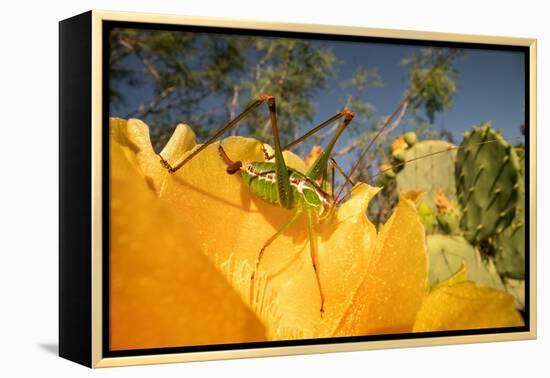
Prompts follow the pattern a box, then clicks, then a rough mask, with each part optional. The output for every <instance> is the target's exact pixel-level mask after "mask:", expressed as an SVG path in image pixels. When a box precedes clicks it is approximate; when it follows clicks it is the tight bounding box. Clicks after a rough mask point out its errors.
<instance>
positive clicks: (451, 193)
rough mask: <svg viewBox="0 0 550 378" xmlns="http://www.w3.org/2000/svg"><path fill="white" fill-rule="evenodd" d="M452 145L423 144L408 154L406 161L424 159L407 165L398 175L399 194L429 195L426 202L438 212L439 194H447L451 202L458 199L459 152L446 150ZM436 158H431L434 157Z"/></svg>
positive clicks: (409, 149)
mask: <svg viewBox="0 0 550 378" xmlns="http://www.w3.org/2000/svg"><path fill="white" fill-rule="evenodd" d="M450 147H452V145H451V144H449V143H447V142H445V141H440V140H433V141H422V142H418V143H416V144H415V145H414V146H412V147H411V148H408V149H407V150H406V151H405V157H404V158H405V160H407V161H408V160H411V159H415V158H420V159H418V160H416V161H411V162H409V163H406V164H405V166H404V168H403V169H402V170H401V171H400V172H399V173H398V174H397V189H398V190H399V191H410V190H413V191H422V192H426V196H425V197H424V200H425V201H426V203H427V204H428V206H430V207H431V208H432V209H435V197H436V194H437V192H438V191H443V192H444V193H445V195H446V196H447V198H448V199H449V200H451V201H454V200H455V199H456V192H455V181H454V170H455V156H456V150H451V151H446V150H447V149H449V148H450ZM436 152H442V153H437V154H435V155H431V156H428V155H430V154H433V153H436Z"/></svg>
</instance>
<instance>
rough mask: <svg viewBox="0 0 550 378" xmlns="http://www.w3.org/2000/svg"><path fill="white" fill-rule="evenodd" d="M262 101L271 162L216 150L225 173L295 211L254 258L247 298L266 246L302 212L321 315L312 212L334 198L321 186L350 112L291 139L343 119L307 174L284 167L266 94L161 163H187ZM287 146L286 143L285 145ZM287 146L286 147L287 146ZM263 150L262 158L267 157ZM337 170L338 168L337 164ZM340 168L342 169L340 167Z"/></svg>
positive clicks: (323, 213)
mask: <svg viewBox="0 0 550 378" xmlns="http://www.w3.org/2000/svg"><path fill="white" fill-rule="evenodd" d="M262 103H266V104H267V106H268V108H269V113H270V118H271V120H270V121H271V127H272V130H273V140H274V157H275V160H274V161H261V162H241V161H233V160H231V158H230V157H229V156H228V155H227V154H226V152H225V151H224V149H223V147H222V145H221V144H220V146H219V153H220V156H221V158H222V159H223V161H224V162H225V163H226V164H227V173H229V174H235V173H238V172H239V173H240V174H241V176H242V178H243V181H244V183H245V184H246V185H247V186H248V187H249V188H250V189H251V190H252V192H253V193H254V194H255V195H257V196H258V197H260V198H261V199H263V200H265V201H267V202H269V203H271V204H273V205H276V206H280V207H283V208H286V209H294V210H295V213H294V215H293V216H292V217H291V219H290V220H289V221H288V222H287V223H285V224H284V225H283V226H282V227H281V228H280V229H279V230H278V231H277V232H276V233H275V234H274V235H273V236H271V237H270V238H269V239H268V240H267V241H266V242H265V243H264V245H263V246H262V248H261V249H260V252H259V254H258V257H257V259H256V263H255V267H254V271H253V273H252V275H251V277H250V300H251V301H253V297H254V285H255V277H256V275H257V272H258V269H259V266H260V263H261V260H262V257H263V255H264V252H265V250H266V248H267V247H268V246H269V245H270V244H271V243H273V242H274V241H275V240H276V239H277V237H279V236H280V235H282V234H283V233H284V232H285V230H287V229H288V228H289V227H290V226H291V225H292V224H293V223H295V222H296V221H297V220H298V219H299V218H300V216H301V215H302V214H304V213H305V214H306V216H307V226H308V227H307V228H308V238H309V243H310V253H311V260H312V263H313V270H314V272H315V277H316V280H317V286H318V288H319V295H320V301H321V304H320V313H321V316H322V315H323V313H324V303H325V297H324V293H323V288H322V285H321V280H320V278H319V259H318V252H317V244H316V238H315V235H314V223H313V222H314V221H313V219H314V214H316V215H317V216H318V217H319V218H324V217H327V216H328V214H330V212H331V210H332V209H333V208H334V206H335V204H336V201H335V200H334V199H333V197H332V196H331V195H329V194H328V193H326V192H325V190H324V189H323V188H324V187H325V186H324V182H323V181H324V180H325V179H326V175H327V174H326V171H327V166H328V164H329V159H330V164H331V166H332V167H335V166H337V163H336V162H335V161H334V159H331V157H330V153H331V152H332V149H333V148H334V146H335V144H336V142H337V140H338V138H339V137H340V135H341V134H342V132H343V131H344V130H345V128H346V127H347V126H348V124H349V123H350V122H351V120H352V119H353V116H354V114H353V112H352V111H351V110H349V109H347V108H346V109H344V110H343V111H341V112H340V113H338V114H336V115H335V116H333V117H331V118H329V119H328V120H327V121H325V122H323V123H322V124H321V125H319V126H317V127H316V128H315V129H313V130H312V131H310V132H308V133H307V134H305V135H304V136H303V137H302V138H299V139H298V140H296V141H294V142H293V143H292V145H294V144H296V143H297V142H299V141H301V140H303V139H305V138H306V137H307V136H309V135H311V134H312V133H313V131H314V130H318V129H319V128H322V127H324V126H326V125H328V124H330V123H332V122H334V121H336V120H338V119H339V118H343V122H342V123H341V124H340V126H339V127H338V129H337V131H336V133H335V134H334V136H333V137H332V139H331V140H330V142H329V144H328V146H327V147H326V148H325V149H324V150H323V151H322V152H321V154H320V155H319V157H318V158H317V160H316V161H315V162H314V163H313V164H312V166H311V167H310V168H309V170H308V171H307V173H305V174H303V173H301V172H298V171H297V170H295V169H292V168H289V167H287V165H286V163H285V160H284V157H283V154H282V151H283V149H282V148H281V144H280V140H279V130H278V126H277V109H276V102H275V98H274V97H272V96H269V95H262V96H260V97H259V98H258V99H257V100H256V101H254V102H253V103H252V104H251V105H249V106H248V107H247V108H246V109H245V110H244V111H243V112H242V113H241V114H239V115H238V116H237V117H236V118H234V119H233V120H231V121H230V122H229V123H228V124H227V125H226V126H224V127H222V128H221V129H220V130H219V131H217V132H216V133H215V134H214V136H212V137H211V138H210V139H209V140H208V141H207V142H206V143H204V144H203V145H201V146H200V147H199V148H197V149H196V150H195V151H193V152H192V153H191V154H189V155H188V156H187V157H186V158H185V159H183V160H182V161H181V162H179V163H178V164H176V165H174V166H171V165H170V164H169V163H168V162H167V161H166V160H165V159H164V158H163V157H162V156H161V157H160V158H161V162H162V165H163V166H164V167H166V168H167V169H168V171H169V172H175V171H177V170H178V169H180V168H181V167H182V166H184V165H185V164H186V163H187V162H189V161H190V160H191V159H192V158H193V157H194V156H196V155H197V154H198V153H200V152H201V151H202V150H203V149H204V148H206V147H207V146H208V145H209V144H211V143H213V142H214V141H215V140H216V139H218V138H219V137H220V136H221V135H223V134H224V133H225V132H226V131H228V130H229V129H231V128H232V127H234V126H235V125H236V124H237V123H238V122H239V121H240V120H241V119H242V118H243V117H244V116H246V115H247V114H249V113H250V112H251V111H252V110H253V109H254V108H256V107H257V106H259V105H261V104H262ZM289 146H290V145H289ZM289 146H287V147H286V148H289ZM268 157H269V156H268V154H267V153H266V158H268ZM338 169H339V170H341V168H340V167H338ZM341 171H342V170H341Z"/></svg>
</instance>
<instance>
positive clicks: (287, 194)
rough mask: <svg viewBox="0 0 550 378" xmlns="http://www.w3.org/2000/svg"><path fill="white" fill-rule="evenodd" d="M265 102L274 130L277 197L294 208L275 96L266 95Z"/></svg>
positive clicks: (282, 202) (281, 202)
mask: <svg viewBox="0 0 550 378" xmlns="http://www.w3.org/2000/svg"><path fill="white" fill-rule="evenodd" d="M265 102H266V103H267V106H268V108H269V115H270V123H271V129H272V131H273V147H274V150H275V180H276V185H277V198H278V200H279V203H280V205H281V206H282V207H284V208H285V209H290V208H292V204H293V202H292V201H293V199H292V191H291V189H290V178H289V175H288V168H287V166H286V163H285V159H284V157H283V152H282V149H281V142H280V139H279V126H278V124H277V104H276V102H275V97H272V96H266V97H265Z"/></svg>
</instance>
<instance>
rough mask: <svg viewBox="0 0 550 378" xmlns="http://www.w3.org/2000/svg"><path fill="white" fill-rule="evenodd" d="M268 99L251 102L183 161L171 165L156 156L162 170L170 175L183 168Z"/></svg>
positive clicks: (266, 96) (263, 97)
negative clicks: (165, 170) (164, 169)
mask: <svg viewBox="0 0 550 378" xmlns="http://www.w3.org/2000/svg"><path fill="white" fill-rule="evenodd" d="M270 98H273V97H271V96H268V95H262V96H260V97H258V99H256V100H255V101H254V102H252V103H251V104H250V105H248V106H247V107H246V108H245V109H244V110H243V111H242V112H241V113H240V114H239V115H238V116H236V117H235V118H233V119H232V120H230V121H229V122H228V123H227V124H226V125H225V126H223V127H221V128H220V129H218V130H217V131H216V132H215V133H214V135H212V137H210V139H208V140H207V141H206V142H204V144H202V145H201V146H200V147H199V148H197V149H196V150H194V151H193V152H192V153H190V154H189V155H187V156H186V157H185V158H184V159H183V160H181V161H179V162H178V163H176V164H174V165H171V164H170V163H169V162H168V161H167V160H166V159H165V158H164V157H163V156H161V155H160V154H158V156H159V158H160V162H161V164H162V166H163V167H164V168H166V169H167V170H168V172H170V173H174V172H176V171H177V170H179V169H180V168H181V167H183V166H184V165H185V164H187V162H189V161H190V160H191V159H193V158H194V157H195V156H197V155H198V154H199V153H200V152H201V151H202V150H204V149H205V148H206V147H208V146H209V145H211V144H212V143H214V142H215V141H216V140H218V139H219V138H220V137H221V136H222V135H223V134H224V133H225V132H227V131H229V130H231V129H232V128H233V127H235V126H236V125H237V124H238V123H239V122H240V121H241V120H242V119H243V118H244V117H246V116H247V115H248V114H250V113H251V112H252V111H253V110H254V109H256V108H257V107H258V106H260V105H261V104H263V103H264V102H266V101H268V100H269V99H270Z"/></svg>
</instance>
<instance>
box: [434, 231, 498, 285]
mask: <svg viewBox="0 0 550 378" xmlns="http://www.w3.org/2000/svg"><path fill="white" fill-rule="evenodd" d="M427 245H428V254H429V261H430V270H429V275H428V280H429V284H430V286H433V285H436V284H437V283H438V282H441V281H444V280H447V279H449V278H450V277H451V276H453V275H454V274H455V273H456V272H457V271H459V270H460V269H461V266H464V268H465V270H466V275H467V277H468V279H469V280H471V281H474V282H475V283H476V284H477V285H478V286H485V287H492V288H495V289H499V290H504V285H503V283H502V280H501V279H500V276H499V275H498V273H497V271H496V269H495V266H494V264H493V263H492V262H491V260H487V261H483V260H482V258H481V256H480V254H479V252H478V251H477V250H476V248H474V247H473V246H472V245H471V244H470V243H468V242H467V241H466V240H465V239H464V238H462V237H460V236H448V235H428V236H427Z"/></svg>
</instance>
